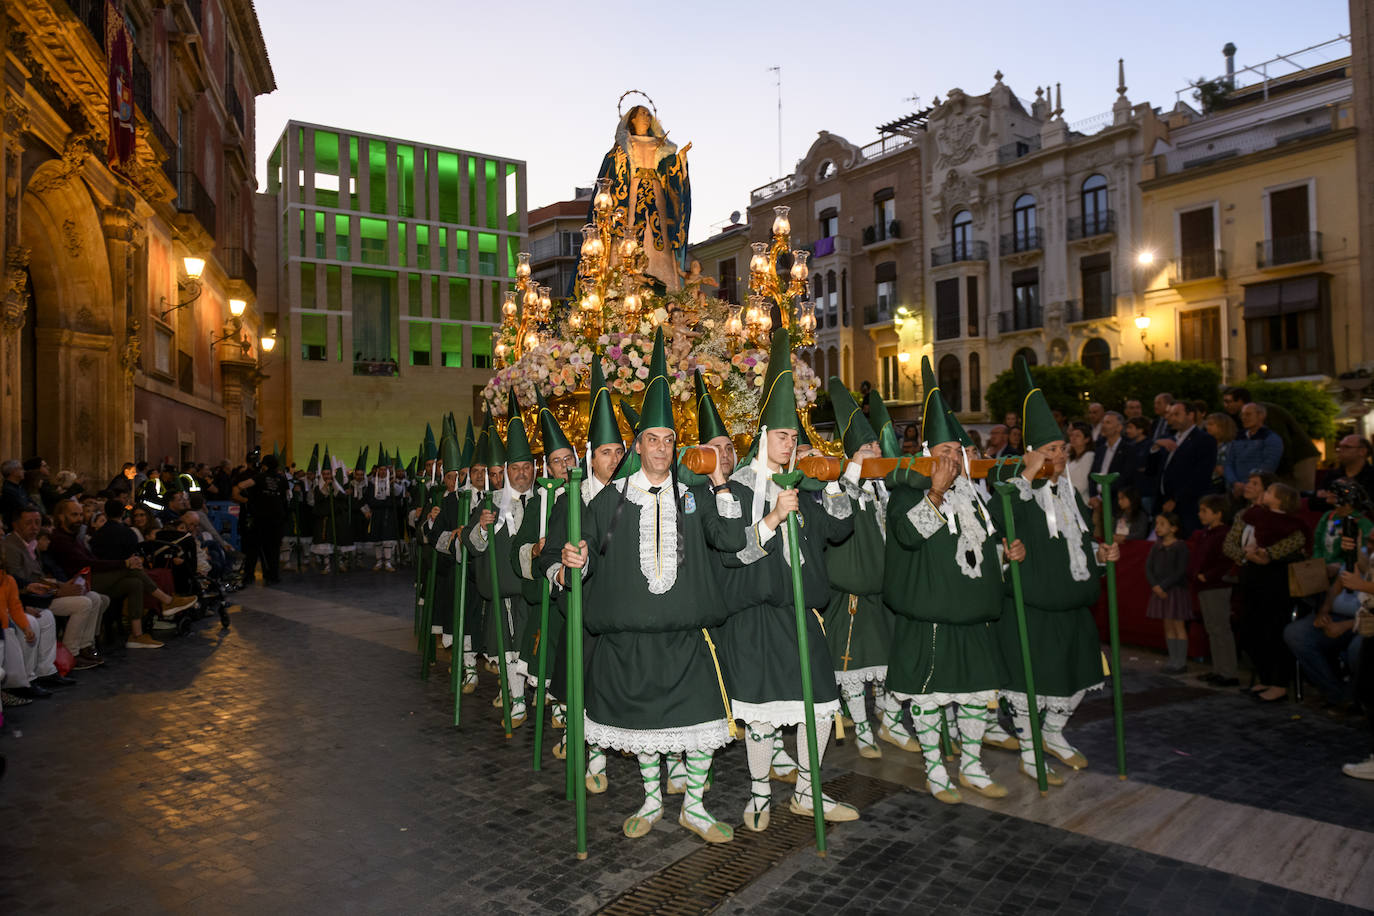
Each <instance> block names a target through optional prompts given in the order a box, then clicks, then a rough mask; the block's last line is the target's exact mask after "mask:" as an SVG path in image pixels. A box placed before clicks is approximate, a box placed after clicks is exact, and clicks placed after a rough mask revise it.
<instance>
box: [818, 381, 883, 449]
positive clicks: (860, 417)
mask: <svg viewBox="0 0 1374 916" xmlns="http://www.w3.org/2000/svg"><path fill="white" fill-rule="evenodd" d="M826 390H827V391H829V392H830V403H831V405H832V406H833V407H834V408H835V429H836V430H837V431H838V433H839V438H840V442H841V443H842V444H843V445H844V453H845V454H846V455H848V456H849V457H851V458H852V457H854V453H855V452H857V451H858V450H859V449H860V448H862V447H863V446H865V445H867V444H868V443H870V442H876V441H877V439H878V434H877V433H875V432H874V431H873V426H872V424H870V423H869V422H868V417H865V416H864V412H863V409H862V408H860V407H859V402H858V401H856V400H854V395H853V394H851V393H850V391H849V388H848V387H846V386H845V384H844V382H842V381H840V380H839V378H838V377H837V376H834V375H832V376H830V380H829V381H828V382H827V383H826Z"/></svg>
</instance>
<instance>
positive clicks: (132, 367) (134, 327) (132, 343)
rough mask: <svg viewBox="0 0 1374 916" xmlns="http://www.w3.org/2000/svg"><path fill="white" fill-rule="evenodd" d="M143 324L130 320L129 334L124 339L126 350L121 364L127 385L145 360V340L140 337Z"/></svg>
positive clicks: (120, 358) (122, 354)
mask: <svg viewBox="0 0 1374 916" xmlns="http://www.w3.org/2000/svg"><path fill="white" fill-rule="evenodd" d="M141 328H142V324H140V323H139V320H138V319H137V318H130V319H129V334H128V336H127V337H125V338H124V349H123V351H122V352H121V353H120V354H119V364H120V367H121V368H122V369H123V370H124V381H125V382H126V383H129V382H132V381H133V380H134V372H135V371H137V369H138V367H139V364H140V363H141V362H142V360H143V338H142V337H140V336H139V333H138V332H139V330H140V329H141Z"/></svg>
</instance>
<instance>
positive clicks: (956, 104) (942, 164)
mask: <svg viewBox="0 0 1374 916" xmlns="http://www.w3.org/2000/svg"><path fill="white" fill-rule="evenodd" d="M967 105H968V96H967V95H965V94H964V91H963V90H962V89H952V90H950V93H949V99H948V100H947V101H946V102H945V104H944V105H943V106H941V108H940V110H939V117H938V118H936V117H934V116H932V118H931V120H934V121H936V122H937V128H936V131H935V145H936V148H937V149H938V151H939V154H938V155H937V157H936V160H935V168H937V169H947V168H951V167H952V166H956V165H961V164H963V163H965V162H967V161H968V160H970V159H972V158H973V156H974V154H975V153H977V152H978V147H979V146H981V145H982V144H984V143H986V142H987V118H986V117H985V116H984V115H983V113H982V112H979V111H966V110H965V109H966V107H967Z"/></svg>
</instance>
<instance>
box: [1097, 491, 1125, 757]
mask: <svg viewBox="0 0 1374 916" xmlns="http://www.w3.org/2000/svg"><path fill="white" fill-rule="evenodd" d="M1120 476H1121V475H1120V474H1093V475H1092V479H1093V480H1095V481H1097V486H1098V492H1100V493H1102V494H1103V496H1104V498H1103V500H1102V533H1103V534H1105V535H1106V536H1107V543H1108V544H1111V543H1112V536H1113V534H1114V533H1115V531H1116V526H1115V525H1114V524H1113V522H1112V503H1113V501H1114V499H1113V494H1114V493H1115V491H1114V490H1113V489H1112V485H1113V484H1115V483H1116V479H1117V478H1118V477H1120ZM1118 624H1119V620H1118V617H1117V609H1116V561H1115V560H1108V561H1107V638H1108V639H1109V640H1110V641H1111V651H1112V717H1113V718H1114V719H1115V720H1116V775H1117V778H1118V779H1125V778H1126V708H1125V704H1124V701H1123V700H1122V697H1121V629H1120V626H1119V625H1118Z"/></svg>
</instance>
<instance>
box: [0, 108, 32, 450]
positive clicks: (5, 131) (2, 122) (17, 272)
mask: <svg viewBox="0 0 1374 916" xmlns="http://www.w3.org/2000/svg"><path fill="white" fill-rule="evenodd" d="M28 130H29V110H28V108H27V107H26V106H25V105H24V104H23V103H22V102H21V101H20V100H19V99H18V98H16V97H15V96H14V95H12V94H9V93H6V95H5V97H4V116H3V118H0V188H3V194H4V197H3V201H4V214H3V216H4V218H3V220H2V221H0V252H3V255H4V265H3V270H4V273H3V274H0V395H3V396H2V397H0V454H3V455H18V454H19V453H20V451H21V450H22V447H23V430H22V428H21V427H22V421H23V381H22V379H23V375H22V373H21V369H22V366H21V360H22V358H23V349H22V347H21V346H20V343H21V338H20V335H21V333H22V331H23V329H24V318H25V315H26V314H27V312H28V307H29V296H28V285H27V283H26V269H27V267H28V264H29V250H28V249H27V248H24V247H22V246H21V245H20V244H19V214H20V210H21V208H22V205H23V200H22V195H23V193H24V175H23V161H24V139H23V137H24V134H25V132H27V131H28Z"/></svg>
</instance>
